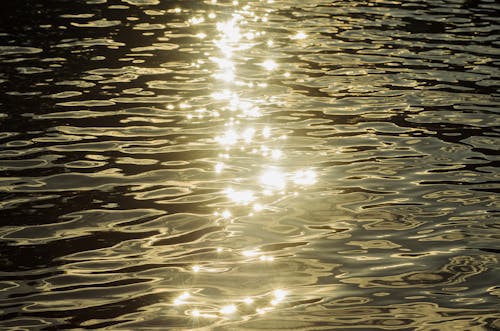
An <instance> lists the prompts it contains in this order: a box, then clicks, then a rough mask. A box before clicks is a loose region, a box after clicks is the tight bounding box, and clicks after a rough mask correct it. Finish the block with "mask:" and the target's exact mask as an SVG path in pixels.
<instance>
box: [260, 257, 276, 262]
mask: <svg viewBox="0 0 500 331" xmlns="http://www.w3.org/2000/svg"><path fill="white" fill-rule="evenodd" d="M259 260H261V261H263V262H273V261H274V257H273V256H266V255H261V256H260V257H259Z"/></svg>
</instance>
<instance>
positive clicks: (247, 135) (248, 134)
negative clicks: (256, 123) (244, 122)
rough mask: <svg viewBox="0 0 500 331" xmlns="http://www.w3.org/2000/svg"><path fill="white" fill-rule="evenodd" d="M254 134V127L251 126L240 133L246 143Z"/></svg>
mask: <svg viewBox="0 0 500 331" xmlns="http://www.w3.org/2000/svg"><path fill="white" fill-rule="evenodd" d="M254 134H255V129H253V128H248V129H246V130H245V131H243V134H242V137H243V140H245V142H246V143H247V144H248V143H250V142H251V141H252V139H253V136H254Z"/></svg>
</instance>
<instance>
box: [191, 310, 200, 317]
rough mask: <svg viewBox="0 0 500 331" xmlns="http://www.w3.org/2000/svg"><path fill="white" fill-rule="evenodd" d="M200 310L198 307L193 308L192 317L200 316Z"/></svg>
mask: <svg viewBox="0 0 500 331" xmlns="http://www.w3.org/2000/svg"><path fill="white" fill-rule="evenodd" d="M200 315H201V314H200V311H199V310H198V309H193V311H192V312H191V316H193V317H200Z"/></svg>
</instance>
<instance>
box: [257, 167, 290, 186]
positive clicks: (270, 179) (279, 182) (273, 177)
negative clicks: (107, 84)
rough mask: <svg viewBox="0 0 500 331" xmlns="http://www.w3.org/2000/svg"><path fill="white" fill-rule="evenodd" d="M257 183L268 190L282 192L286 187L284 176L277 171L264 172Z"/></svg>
mask: <svg viewBox="0 0 500 331" xmlns="http://www.w3.org/2000/svg"><path fill="white" fill-rule="evenodd" d="M259 182H260V183H261V184H262V185H264V186H265V187H267V188H269V189H274V190H282V189H284V188H285V186H286V178H285V174H284V173H283V172H281V171H279V170H277V169H270V170H266V171H265V172H264V173H263V174H262V175H261V176H260V178H259Z"/></svg>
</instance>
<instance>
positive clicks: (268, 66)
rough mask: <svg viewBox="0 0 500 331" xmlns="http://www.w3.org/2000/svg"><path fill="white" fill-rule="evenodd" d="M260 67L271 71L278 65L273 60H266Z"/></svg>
mask: <svg viewBox="0 0 500 331" xmlns="http://www.w3.org/2000/svg"><path fill="white" fill-rule="evenodd" d="M261 66H263V67H264V68H265V69H266V70H268V71H271V70H274V69H276V68H277V67H278V64H277V63H276V62H274V61H273V60H266V61H264V62H262V63H261Z"/></svg>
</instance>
